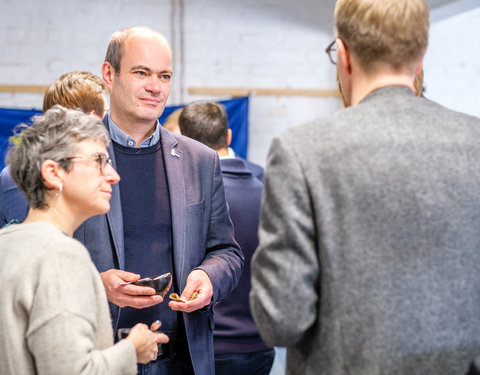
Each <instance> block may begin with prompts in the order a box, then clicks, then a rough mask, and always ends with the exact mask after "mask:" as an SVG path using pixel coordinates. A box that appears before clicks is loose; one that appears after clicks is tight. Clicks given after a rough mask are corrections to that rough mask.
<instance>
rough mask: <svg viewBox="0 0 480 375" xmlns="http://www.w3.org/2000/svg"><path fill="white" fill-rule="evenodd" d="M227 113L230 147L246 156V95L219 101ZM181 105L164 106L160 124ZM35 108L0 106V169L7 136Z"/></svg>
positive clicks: (29, 122) (34, 112)
mask: <svg viewBox="0 0 480 375" xmlns="http://www.w3.org/2000/svg"><path fill="white" fill-rule="evenodd" d="M220 103H222V104H223V105H224V106H225V109H226V110H227V114H228V126H229V128H230V129H232V144H231V145H230V147H232V148H233V149H234V151H235V153H236V154H237V155H238V156H240V157H242V158H246V157H247V149H248V97H243V98H236V99H231V100H224V101H220ZM181 107H183V105H181V106H171V107H166V108H165V111H164V112H163V114H162V116H161V117H160V119H159V121H160V123H161V124H162V123H163V122H164V121H165V119H166V118H167V117H168V115H169V114H170V113H172V112H173V111H175V110H176V109H177V108H181ZM41 113H42V111H40V110H36V109H31V110H28V109H8V108H0V169H3V167H4V165H5V164H4V161H5V155H6V153H7V149H8V146H9V138H10V137H11V136H12V135H13V134H14V128H15V126H16V125H18V124H21V123H24V124H31V122H32V120H31V118H32V117H33V116H35V115H38V114H41Z"/></svg>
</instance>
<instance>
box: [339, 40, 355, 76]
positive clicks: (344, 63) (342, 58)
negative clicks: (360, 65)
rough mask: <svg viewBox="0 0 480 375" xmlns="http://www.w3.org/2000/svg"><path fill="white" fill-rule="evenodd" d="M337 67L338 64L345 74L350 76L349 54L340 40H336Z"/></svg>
mask: <svg viewBox="0 0 480 375" xmlns="http://www.w3.org/2000/svg"><path fill="white" fill-rule="evenodd" d="M336 43H337V65H338V64H340V65H341V67H342V68H343V70H345V72H346V73H347V74H352V64H351V61H350V58H351V56H350V52H349V51H348V49H347V47H346V46H345V43H343V40H341V39H340V38H337V41H336Z"/></svg>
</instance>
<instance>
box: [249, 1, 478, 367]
mask: <svg viewBox="0 0 480 375" xmlns="http://www.w3.org/2000/svg"><path fill="white" fill-rule="evenodd" d="M428 28H429V12H428V7H427V5H426V3H425V1H424V0H402V1H398V0H338V1H337V2H336V7H335V35H336V36H335V40H334V41H333V42H332V43H331V44H330V48H327V52H328V53H329V56H330V58H331V61H332V62H333V63H334V64H336V68H337V70H338V73H339V78H340V86H341V89H342V90H341V91H342V93H343V96H344V99H345V103H346V105H347V106H348V107H347V108H345V109H342V110H340V111H338V112H337V113H335V114H333V115H332V116H330V117H328V118H325V119H322V120H318V121H315V122H313V123H311V124H307V125H304V126H301V127H298V128H295V129H290V130H288V131H286V132H285V133H283V134H281V135H280V136H278V137H276V138H275V139H274V140H273V142H272V145H271V147H270V151H269V154H268V158H267V168H266V176H265V185H264V197H263V206H262V213H261V219H260V229H259V238H260V245H259V248H258V249H257V251H256V252H255V255H254V257H253V260H252V289H251V294H250V302H251V308H252V313H253V317H254V318H255V321H256V322H257V326H258V327H259V330H260V333H261V334H262V337H263V339H264V340H265V342H266V343H267V344H268V345H275V346H284V347H287V374H302V375H310V374H338V375H340V374H355V375H376V374H377V375H380V374H410V375H415V374H422V375H433V374H435V375H436V374H465V373H466V371H467V369H468V366H469V364H470V362H471V360H472V359H473V358H474V357H475V355H477V354H478V353H480V294H479V293H478V286H479V285H480V273H479V272H478V265H479V264H480V252H479V243H480V231H479V230H478V228H479V227H480V195H479V194H478V192H479V191H480V144H479V143H478V142H477V141H476V140H477V139H479V138H480V120H479V119H477V118H474V117H471V116H468V115H465V114H461V113H458V112H454V111H451V110H449V109H446V108H444V107H442V106H440V105H439V104H436V103H434V102H432V101H430V100H428V99H426V98H423V97H419V96H417V95H416V90H415V88H414V85H413V82H414V76H415V74H417V73H418V72H419V71H420V70H421V67H422V60H423V56H424V54H425V51H426V49H427V44H428ZM333 46H335V47H336V53H333V51H332V48H331V47H333Z"/></svg>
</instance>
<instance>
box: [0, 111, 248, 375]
mask: <svg viewBox="0 0 480 375" xmlns="http://www.w3.org/2000/svg"><path fill="white" fill-rule="evenodd" d="M104 123H105V125H106V121H105V120H104ZM107 128H108V127H107ZM160 134H161V138H160V142H162V150H163V157H164V160H165V169H166V173H167V180H168V187H169V191H170V204H171V213H172V228H173V229H172V232H173V233H172V238H173V263H174V268H175V269H174V277H175V279H176V282H177V285H178V286H179V288H180V290H183V288H184V287H185V285H186V281H187V277H188V275H189V273H190V272H191V271H192V270H193V269H195V268H197V269H202V270H204V271H205V272H206V273H207V274H208V276H209V277H210V280H211V282H212V285H213V291H214V294H213V301H212V303H211V304H210V306H209V307H207V308H204V309H201V310H199V311H195V312H192V313H188V314H187V313H184V314H183V318H184V321H185V330H186V335H187V340H188V344H189V349H190V355H191V359H192V364H193V367H194V370H195V374H197V375H198V374H214V372H215V370H214V360H213V344H212V342H213V325H214V321H213V308H212V306H213V305H214V303H215V302H216V301H219V300H222V299H223V298H224V297H226V296H227V295H228V294H230V292H231V291H232V290H233V289H234V288H235V287H236V285H237V283H238V280H239V279H240V275H241V273H242V270H243V262H244V257H243V254H242V252H241V250H240V248H239V246H238V244H237V243H236V241H235V239H234V237H233V226H232V222H231V220H230V216H229V213H228V208H227V204H226V202H225V192H224V187H223V182H222V174H221V169H220V162H219V159H218V155H217V153H216V152H215V151H213V150H211V149H210V148H208V147H206V146H204V145H202V144H201V143H199V142H196V141H194V140H192V139H190V138H187V137H183V136H181V135H177V134H174V133H170V132H168V131H167V130H165V129H164V128H163V127H161V128H160ZM108 152H109V154H110V157H111V158H112V162H113V166H114V167H115V153H114V151H113V146H112V145H110V146H109V148H108ZM8 179H10V180H11V177H10V175H9V173H8V170H7V169H5V170H4V171H3V172H2V174H1V175H0V184H1V186H0V187H1V188H2V190H1V191H0V194H1V195H4V194H5V191H4V190H3V186H4V185H5V186H7V185H8V184H4V183H3V182H4V180H8ZM8 187H9V188H10V190H11V185H8ZM112 187H113V191H112V198H111V201H110V211H109V212H108V213H107V214H106V215H99V216H94V217H92V218H90V219H88V220H87V221H85V223H84V224H82V226H80V227H79V228H78V229H77V231H76V232H75V235H74V236H75V238H77V239H78V240H80V241H81V242H82V243H83V244H84V245H85V246H86V247H87V249H88V250H89V252H90V255H91V257H92V260H93V262H94V263H95V265H96V266H97V269H98V271H99V272H103V271H106V270H108V269H112V268H119V269H124V259H125V249H124V237H123V220H122V207H121V201H120V189H119V185H118V184H117V185H113V186H112ZM10 190H8V191H10ZM17 190H18V188H17ZM8 191H7V192H8ZM139 193H140V192H139ZM15 197H16V199H17V200H18V202H19V204H18V206H19V207H20V206H22V205H23V206H24V205H25V197H24V196H22V195H19V194H17V195H16V196H15ZM2 201H4V200H2V199H1V198H0V204H1V203H2ZM11 206H15V205H12V204H10V206H9V207H5V206H1V207H0V217H1V218H2V220H4V221H5V220H6V221H8V220H10V219H15V218H18V219H23V218H24V216H23V217H9V215H11V214H15V212H14V210H12V209H11ZM4 208H6V209H7V210H8V212H3V211H4ZM21 210H22V208H21V209H20V210H16V211H17V214H18V212H21ZM164 303H166V302H164ZM110 308H111V312H112V319H113V326H114V329H115V331H116V328H117V323H118V317H119V313H120V310H121V309H120V308H119V307H118V306H116V305H114V304H110Z"/></svg>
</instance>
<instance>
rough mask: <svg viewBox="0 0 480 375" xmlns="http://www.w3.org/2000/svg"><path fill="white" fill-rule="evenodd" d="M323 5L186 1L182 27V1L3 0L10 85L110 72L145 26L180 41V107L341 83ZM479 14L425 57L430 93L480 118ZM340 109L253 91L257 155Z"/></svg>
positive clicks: (447, 24) (174, 97)
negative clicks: (109, 61) (107, 66)
mask: <svg viewBox="0 0 480 375" xmlns="http://www.w3.org/2000/svg"><path fill="white" fill-rule="evenodd" d="M328 3H329V4H330V6H332V5H333V4H334V0H329V1H328ZM318 4H319V2H318V1H316V0H302V1H291V0H243V1H236V0H235V1H234V0H184V12H183V15H184V19H183V24H181V17H180V16H179V15H180V10H179V6H180V1H179V0H170V1H168V0H142V1H133V0H102V1H97V0H69V1H65V0H45V1H43V2H39V1H36V0H26V1H17V0H0V84H41V85H47V84H50V83H51V82H52V81H54V80H55V79H56V78H57V77H58V76H59V75H61V74H62V73H64V72H67V71H71V70H89V71H91V72H93V73H96V74H100V66H101V64H102V61H103V58H104V54H105V49H106V45H107V42H108V38H109V36H110V35H111V33H112V32H113V31H114V30H116V29H119V28H122V27H127V26H131V25H135V24H143V25H147V26H150V27H153V28H155V29H157V30H159V31H161V32H163V33H164V34H165V35H166V36H167V38H169V39H170V40H171V41H172V44H174V48H175V47H177V49H176V50H175V51H174V53H176V55H175V62H176V64H175V66H174V69H175V70H176V72H177V76H176V77H174V82H173V90H172V94H171V96H170V100H169V104H170V105H173V104H181V103H187V102H190V101H192V100H197V99H203V98H209V99H224V98H225V97H211V96H210V97H207V96H201V95H188V93H187V90H188V88H189V87H194V86H195V87H246V88H249V87H260V88H262V87H263V88H310V89H322V88H325V89H331V88H335V87H336V83H335V69H334V67H333V66H332V65H331V64H330V62H329V60H328V58H327V56H326V55H325V53H324V52H323V51H324V48H325V46H326V45H327V44H328V43H329V42H330V41H331V39H332V21H331V18H332V17H331V11H330V10H329V11H328V12H326V11H324V10H323V9H321V8H319V6H318ZM172 6H174V9H173V10H172ZM172 15H173V16H172ZM479 16H480V8H477V9H475V10H472V11H469V12H467V13H463V14H460V15H458V16H456V17H453V18H450V19H445V20H442V21H438V22H437V23H435V24H433V25H432V28H431V42H430V48H429V51H428V54H427V58H426V61H425V72H426V82H425V83H426V86H427V96H428V97H430V98H433V99H435V100H437V101H439V102H441V103H443V104H445V105H447V106H449V107H451V108H456V109H459V110H462V111H465V112H469V113H472V114H475V115H477V116H480V106H479V105H478V104H477V101H478V98H479V97H480V79H479V76H480V63H479V60H480V43H478V40H480V23H479V22H478V19H479ZM182 30H183V43H184V55H183V56H181V53H180V52H181V50H180V48H179V45H180V40H181V38H180V37H181V36H182V34H181V31H182ZM173 32H174V34H172V33H173ZM181 59H182V60H183V62H184V64H183V65H182V66H180V65H179V64H180V60H181ZM180 68H182V69H180ZM182 82H183V90H182V87H181V84H182ZM41 105H42V95H41V94H20V93H17V94H10V93H0V106H1V107H23V108H32V107H35V108H41ZM339 108H340V102H339V100H338V99H335V98H315V97H289V96H281V97H273V96H270V97H269V96H255V95H252V97H251V110H250V153H249V157H250V159H251V160H253V161H254V162H257V163H259V164H264V162H265V157H266V154H267V150H268V147H269V144H270V141H271V139H272V137H273V136H274V135H275V134H277V133H278V132H280V131H281V130H283V129H285V128H287V127H289V126H295V125H298V124H301V123H304V122H306V121H310V120H313V119H314V118H317V117H321V116H326V115H328V114H329V113H332V112H333V111H335V110H337V109H339Z"/></svg>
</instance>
